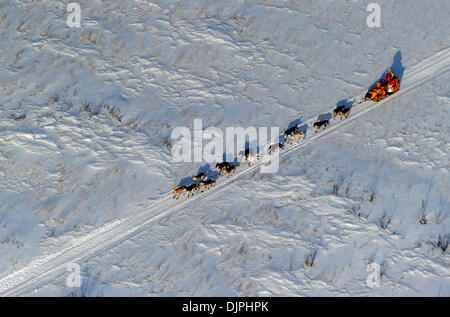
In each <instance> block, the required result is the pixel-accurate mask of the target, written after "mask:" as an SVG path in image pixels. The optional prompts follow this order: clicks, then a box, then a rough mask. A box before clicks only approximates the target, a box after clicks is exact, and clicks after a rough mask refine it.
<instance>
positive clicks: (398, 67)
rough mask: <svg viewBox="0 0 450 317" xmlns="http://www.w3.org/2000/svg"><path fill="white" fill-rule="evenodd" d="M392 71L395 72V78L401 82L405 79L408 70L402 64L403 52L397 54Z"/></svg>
mask: <svg viewBox="0 0 450 317" xmlns="http://www.w3.org/2000/svg"><path fill="white" fill-rule="evenodd" d="M391 69H392V71H393V72H394V75H395V76H397V77H400V81H401V79H402V78H403V73H404V72H405V69H406V68H405V67H404V66H403V64H402V52H401V51H398V52H397V53H395V56H394V60H393V62H392V66H391Z"/></svg>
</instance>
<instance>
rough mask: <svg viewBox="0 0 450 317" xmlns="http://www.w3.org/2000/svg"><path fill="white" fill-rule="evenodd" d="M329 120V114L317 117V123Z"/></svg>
mask: <svg viewBox="0 0 450 317" xmlns="http://www.w3.org/2000/svg"><path fill="white" fill-rule="evenodd" d="M330 119H331V113H322V114H319V116H318V117H317V121H324V120H330Z"/></svg>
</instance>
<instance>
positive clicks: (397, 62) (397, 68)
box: [369, 51, 406, 90]
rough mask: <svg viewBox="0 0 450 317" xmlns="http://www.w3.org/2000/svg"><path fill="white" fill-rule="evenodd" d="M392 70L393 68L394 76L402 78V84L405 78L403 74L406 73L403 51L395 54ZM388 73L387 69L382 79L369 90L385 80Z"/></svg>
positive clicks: (381, 76)
mask: <svg viewBox="0 0 450 317" xmlns="http://www.w3.org/2000/svg"><path fill="white" fill-rule="evenodd" d="M390 68H391V70H392V72H393V73H394V76H397V77H400V82H401V81H402V78H403V73H404V72H405V69H406V68H405V67H404V66H403V64H402V52H401V51H398V52H397V53H395V55H394V60H393V61H392V65H391V67H390ZM386 71H387V69H385V70H384V71H383V73H382V74H381V75H380V77H379V78H378V79H377V80H376V81H375V82H374V83H373V84H372V85H370V88H369V90H370V89H372V88H373V87H375V86H376V84H378V82H379V81H381V80H382V79H384V76H385V75H386Z"/></svg>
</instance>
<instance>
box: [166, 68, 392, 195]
mask: <svg viewBox="0 0 450 317" xmlns="http://www.w3.org/2000/svg"><path fill="white" fill-rule="evenodd" d="M399 89H400V78H399V77H396V76H394V73H393V72H392V71H391V70H390V69H388V70H387V71H386V76H385V78H384V79H382V80H380V81H379V82H378V83H377V84H376V85H375V87H373V88H372V89H370V90H369V91H368V92H367V93H366V95H365V97H364V100H362V101H365V100H367V99H371V100H373V101H380V100H381V99H383V98H385V97H387V96H389V95H391V94H393V93H395V92H397V91H398V90H399ZM362 101H361V102H362ZM352 107H353V105H350V106H349V107H347V106H345V105H342V106H338V107H336V108H335V109H334V110H333V114H332V115H331V118H333V120H335V119H336V118H337V117H339V119H340V120H342V119H344V118H348V116H349V115H350V111H351V109H352ZM329 121H330V120H329V119H327V120H320V121H316V122H314V123H313V128H314V130H315V131H314V133H318V132H319V131H320V130H321V129H323V130H325V129H326V128H327V127H328V125H329V123H330V122H329ZM283 136H284V142H283V143H274V144H271V145H269V147H268V149H267V153H268V154H269V155H273V154H274V153H276V152H277V151H281V150H284V147H285V145H286V144H292V143H294V142H298V141H299V140H300V139H303V140H304V139H305V137H306V134H305V130H302V129H300V128H299V127H298V126H297V125H296V126H293V127H290V128H288V129H287V130H286V131H284V133H283ZM239 156H240V157H241V158H242V159H243V158H244V157H245V160H246V161H247V164H248V166H252V165H253V164H255V163H256V162H257V161H258V160H259V159H260V158H261V153H256V154H255V153H252V151H251V150H250V149H246V150H245V151H241V152H240V153H239ZM236 168H237V166H236V165H231V164H230V163H229V162H221V163H217V164H216V169H217V170H218V172H219V175H222V173H223V174H225V175H227V176H228V177H229V176H231V175H233V174H234V173H235V172H236ZM192 180H193V181H194V183H192V184H191V185H188V186H180V187H177V188H175V189H174V190H173V198H174V199H178V198H179V197H180V195H181V194H186V195H187V197H190V196H193V195H194V193H195V192H197V191H199V190H200V191H201V192H204V191H205V190H207V189H211V188H212V187H213V186H214V185H215V184H216V180H213V179H208V177H207V175H206V172H203V173H199V174H198V175H195V176H194V177H193V178H192Z"/></svg>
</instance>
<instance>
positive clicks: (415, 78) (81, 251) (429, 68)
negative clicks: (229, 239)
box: [0, 48, 450, 296]
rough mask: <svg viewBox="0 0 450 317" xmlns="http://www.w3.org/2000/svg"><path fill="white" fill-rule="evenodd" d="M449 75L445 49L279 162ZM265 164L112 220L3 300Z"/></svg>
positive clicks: (35, 270)
mask: <svg viewBox="0 0 450 317" xmlns="http://www.w3.org/2000/svg"><path fill="white" fill-rule="evenodd" d="M448 70H450V48H447V49H445V50H442V51H440V52H438V53H436V54H434V55H432V56H430V57H428V58H426V59H424V60H422V61H421V62H419V63H417V64H416V65H413V66H411V67H409V68H408V69H407V70H406V71H405V73H404V76H403V78H402V79H401V83H400V84H401V87H400V90H399V91H398V92H397V93H395V94H394V95H392V96H390V97H387V98H385V99H383V100H381V101H379V102H377V103H376V102H372V101H367V102H362V103H361V104H359V105H356V106H355V107H354V108H353V109H352V112H351V114H350V117H349V118H348V119H345V120H342V121H340V120H331V121H330V125H329V127H328V128H327V129H326V130H322V131H320V132H319V133H317V134H315V133H314V132H313V129H312V128H311V127H312V123H313V122H314V121H315V120H314V119H310V120H308V121H306V122H303V123H302V125H304V124H308V127H309V128H308V131H307V133H306V138H305V139H304V140H302V141H300V142H298V143H294V144H290V145H287V146H286V148H285V150H284V151H282V152H280V157H283V156H286V155H288V154H289V153H291V152H293V151H295V150H298V149H299V148H302V147H304V146H306V145H308V144H310V143H312V142H314V141H316V140H317V139H319V138H322V137H324V136H325V135H327V134H329V133H331V132H333V131H334V130H336V129H339V128H340V127H342V126H344V125H346V124H348V123H350V122H352V121H353V120H355V119H356V118H358V117H360V116H362V115H364V114H365V113H367V112H369V111H371V110H373V109H375V108H378V107H380V106H381V105H383V104H384V103H385V102H389V101H390V100H391V99H394V98H398V97H399V96H401V95H403V94H405V93H407V92H408V91H411V90H413V89H415V88H416V87H418V86H420V85H422V84H424V83H425V82H427V81H429V80H431V79H434V78H436V77H438V76H440V75H442V74H444V73H446V72H447V71H448ZM364 94H365V92H364V93H363V94H362V95H360V96H358V97H355V98H354V99H353V101H357V100H359V99H360V98H361V97H362V96H364ZM331 111H332V110H331ZM263 164H265V163H264V162H263V161H259V162H257V163H256V164H254V165H252V166H250V167H247V166H246V164H242V165H241V167H240V169H241V170H239V169H238V171H237V172H236V174H235V175H234V176H232V177H229V178H225V177H221V178H219V179H218V181H217V184H216V186H215V187H213V189H211V190H209V191H205V192H204V193H199V194H197V195H195V196H193V197H192V198H189V199H185V200H181V201H180V200H173V199H172V195H171V192H168V193H167V194H165V195H163V196H162V197H161V198H159V199H157V200H156V201H154V202H153V204H152V205H151V206H150V207H148V208H146V209H143V210H142V211H141V212H139V213H138V214H136V215H134V216H130V217H128V218H125V219H122V220H116V221H113V222H111V223H109V224H106V225H105V226H103V227H100V228H98V229H95V230H93V231H92V232H90V233H88V234H87V235H85V236H83V237H80V238H76V239H74V240H72V241H71V243H70V245H68V246H65V247H63V248H61V250H58V251H57V252H55V253H54V254H51V255H45V256H43V257H40V258H37V259H35V260H33V261H32V262H30V263H29V264H28V265H27V266H25V267H23V268H22V269H20V270H18V271H16V272H13V273H11V274H10V275H8V276H5V277H3V278H1V279H0V296H18V295H21V294H25V293H27V292H29V291H31V290H33V289H36V288H37V287H40V286H42V285H45V284H47V283H49V282H51V281H52V280H54V279H56V278H57V277H59V276H61V275H62V274H64V273H66V267H67V264H68V263H81V262H83V261H85V260H88V259H90V258H92V257H94V256H95V255H97V254H100V253H102V252H104V251H106V250H108V249H111V248H113V247H115V246H117V245H119V244H120V243H122V242H123V241H125V240H127V239H129V238H131V237H133V236H135V235H137V234H138V233H140V232H142V231H144V230H146V229H147V228H148V227H149V225H151V224H152V223H154V222H156V221H158V220H159V219H161V218H162V217H164V216H167V215H169V214H170V213H174V212H176V211H179V210H182V209H183V208H185V207H187V206H189V204H191V203H192V202H194V201H196V200H198V199H200V200H201V199H204V198H207V197H209V196H210V195H215V194H217V193H218V192H219V191H220V190H222V189H223V188H225V187H226V186H227V185H228V184H230V183H232V182H235V181H237V180H239V179H240V178H241V177H242V176H243V175H246V174H248V173H250V172H252V171H254V170H255V169H257V168H260V167H261V166H262V165H263Z"/></svg>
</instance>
